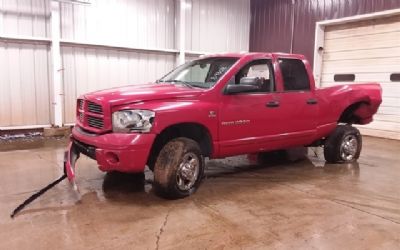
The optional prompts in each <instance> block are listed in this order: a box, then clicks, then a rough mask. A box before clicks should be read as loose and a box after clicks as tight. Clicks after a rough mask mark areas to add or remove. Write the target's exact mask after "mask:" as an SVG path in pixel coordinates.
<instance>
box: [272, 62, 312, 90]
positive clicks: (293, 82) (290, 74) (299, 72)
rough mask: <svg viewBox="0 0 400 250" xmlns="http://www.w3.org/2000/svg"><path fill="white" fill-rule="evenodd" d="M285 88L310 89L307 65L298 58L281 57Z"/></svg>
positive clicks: (280, 63) (280, 64)
mask: <svg viewBox="0 0 400 250" xmlns="http://www.w3.org/2000/svg"><path fill="white" fill-rule="evenodd" d="M279 66H280V68H281V72H282V77H283V86H284V89H285V90H288V91H290V90H310V79H309V78H308V74H307V70H306V67H305V66H304V63H303V62H302V61H301V60H298V59H283V58H281V59H279Z"/></svg>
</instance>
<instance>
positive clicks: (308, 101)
mask: <svg viewBox="0 0 400 250" xmlns="http://www.w3.org/2000/svg"><path fill="white" fill-rule="evenodd" d="M317 103H318V101H317V100H316V99H313V98H311V99H308V100H307V104H310V105H313V104H317Z"/></svg>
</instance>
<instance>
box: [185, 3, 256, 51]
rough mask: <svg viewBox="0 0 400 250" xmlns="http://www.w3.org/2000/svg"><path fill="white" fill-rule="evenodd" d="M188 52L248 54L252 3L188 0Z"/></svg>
mask: <svg viewBox="0 0 400 250" xmlns="http://www.w3.org/2000/svg"><path fill="white" fill-rule="evenodd" d="M186 2H187V5H186V34H187V35H186V44H185V46H186V49H187V50H192V51H204V52H239V51H248V50H249V34H250V1H249V0H186Z"/></svg>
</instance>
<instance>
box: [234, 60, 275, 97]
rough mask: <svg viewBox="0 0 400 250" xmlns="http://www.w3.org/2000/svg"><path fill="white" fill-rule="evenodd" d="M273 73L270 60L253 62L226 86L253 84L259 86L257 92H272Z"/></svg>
mask: <svg viewBox="0 0 400 250" xmlns="http://www.w3.org/2000/svg"><path fill="white" fill-rule="evenodd" d="M273 72H274V71H273V67H272V62H271V60H269V59H261V60H254V61H252V62H250V63H248V64H247V65H246V66H244V67H243V68H242V69H241V70H240V71H239V72H238V73H236V75H235V76H234V77H233V78H232V79H231V80H230V81H229V83H228V84H249V82H252V83H254V82H255V83H256V84H257V85H259V86H260V89H259V91H257V92H272V91H274V89H275V87H274V86H275V84H274V74H273Z"/></svg>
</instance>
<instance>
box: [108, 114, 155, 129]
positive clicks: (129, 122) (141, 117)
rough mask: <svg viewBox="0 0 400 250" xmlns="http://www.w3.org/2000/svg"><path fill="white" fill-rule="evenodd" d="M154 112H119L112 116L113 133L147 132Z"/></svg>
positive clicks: (151, 123)
mask: <svg viewBox="0 0 400 250" xmlns="http://www.w3.org/2000/svg"><path fill="white" fill-rule="evenodd" d="M154 116H155V112H153V111H150V110H121V111H116V112H114V113H113V115H112V123H113V131H114V132H122V133H128V132H149V131H150V129H151V127H152V125H153V120H154Z"/></svg>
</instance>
